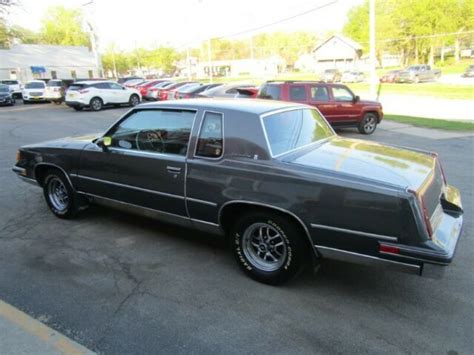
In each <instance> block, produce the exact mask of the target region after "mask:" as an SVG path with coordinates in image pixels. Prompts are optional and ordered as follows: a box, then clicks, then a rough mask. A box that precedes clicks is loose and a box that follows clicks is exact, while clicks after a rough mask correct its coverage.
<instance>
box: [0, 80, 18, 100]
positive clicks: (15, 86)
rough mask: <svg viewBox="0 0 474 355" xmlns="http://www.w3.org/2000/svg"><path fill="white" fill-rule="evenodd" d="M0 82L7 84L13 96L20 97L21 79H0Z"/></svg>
mask: <svg viewBox="0 0 474 355" xmlns="http://www.w3.org/2000/svg"><path fill="white" fill-rule="evenodd" d="M0 84H4V85H8V87H9V88H10V91H11V92H12V93H13V96H14V97H21V91H22V90H23V85H21V81H19V80H13V79H11V80H0Z"/></svg>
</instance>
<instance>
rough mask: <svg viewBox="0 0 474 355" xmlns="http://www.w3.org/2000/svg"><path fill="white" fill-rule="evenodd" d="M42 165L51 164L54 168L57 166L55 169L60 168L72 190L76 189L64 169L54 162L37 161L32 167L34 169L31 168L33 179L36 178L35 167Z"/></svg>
mask: <svg viewBox="0 0 474 355" xmlns="http://www.w3.org/2000/svg"><path fill="white" fill-rule="evenodd" d="M42 165H47V166H52V167H54V168H57V169H59V170H61V171H62V173H63V174H64V176H66V179H67V181H68V182H69V185H71V188H72V190H73V191H74V192H75V191H76V188H75V187H74V185H73V184H72V181H71V179H70V177H69V175H68V174H67V173H66V171H65V170H64V169H63V168H61V167H60V166H59V165H56V164H52V163H38V164H36V165H35V167H34V169H33V174H34V175H35V179H36V168H37V167H38V166H42Z"/></svg>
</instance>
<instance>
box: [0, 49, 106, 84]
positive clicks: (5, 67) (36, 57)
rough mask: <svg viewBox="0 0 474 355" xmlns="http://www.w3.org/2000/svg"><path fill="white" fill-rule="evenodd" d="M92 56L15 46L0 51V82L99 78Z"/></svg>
mask: <svg viewBox="0 0 474 355" xmlns="http://www.w3.org/2000/svg"><path fill="white" fill-rule="evenodd" d="M101 76H102V73H99V68H98V63H97V60H96V58H95V56H94V53H93V52H92V51H90V50H89V49H88V48H87V47H81V46H53V45H42V44H15V45H13V46H12V47H11V48H9V49H0V79H16V80H20V81H22V82H26V81H28V80H32V79H41V78H48V79H76V78H77V79H79V78H96V77H101Z"/></svg>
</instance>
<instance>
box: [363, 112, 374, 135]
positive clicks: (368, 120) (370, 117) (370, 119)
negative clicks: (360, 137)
mask: <svg viewBox="0 0 474 355" xmlns="http://www.w3.org/2000/svg"><path fill="white" fill-rule="evenodd" d="M376 128H377V116H376V115H375V114H374V113H370V112H369V113H366V114H365V115H364V118H363V119H362V121H360V123H359V132H360V133H362V134H372V133H374V131H375V129H376Z"/></svg>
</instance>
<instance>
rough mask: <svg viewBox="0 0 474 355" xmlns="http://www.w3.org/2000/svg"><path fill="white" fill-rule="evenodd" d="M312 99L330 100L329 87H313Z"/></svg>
mask: <svg viewBox="0 0 474 355" xmlns="http://www.w3.org/2000/svg"><path fill="white" fill-rule="evenodd" d="M311 99H312V100H313V101H324V102H328V101H329V93H328V88H327V87H326V86H313V87H311Z"/></svg>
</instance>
